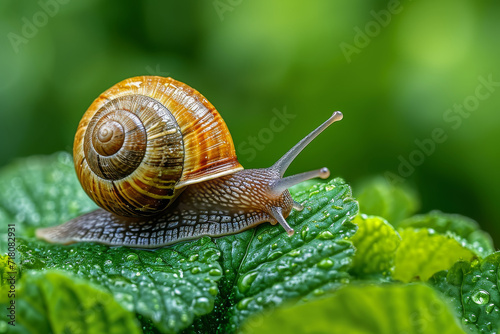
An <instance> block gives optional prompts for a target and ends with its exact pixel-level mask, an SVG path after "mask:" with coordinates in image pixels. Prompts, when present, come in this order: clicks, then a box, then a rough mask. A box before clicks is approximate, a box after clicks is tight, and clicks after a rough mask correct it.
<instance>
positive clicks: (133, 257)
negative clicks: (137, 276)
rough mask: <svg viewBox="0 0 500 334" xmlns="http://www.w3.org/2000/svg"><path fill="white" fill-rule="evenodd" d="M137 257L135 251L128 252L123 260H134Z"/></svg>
mask: <svg viewBox="0 0 500 334" xmlns="http://www.w3.org/2000/svg"><path fill="white" fill-rule="evenodd" d="M138 258H139V255H137V254H136V253H129V254H127V255H126V256H125V261H131V262H132V261H135V260H137V259H138Z"/></svg>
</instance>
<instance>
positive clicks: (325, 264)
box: [318, 258, 333, 269]
mask: <svg viewBox="0 0 500 334" xmlns="http://www.w3.org/2000/svg"><path fill="white" fill-rule="evenodd" d="M318 267H320V268H321V269H328V268H331V267H333V261H332V260H330V259H328V258H326V259H323V260H321V261H319V263H318Z"/></svg>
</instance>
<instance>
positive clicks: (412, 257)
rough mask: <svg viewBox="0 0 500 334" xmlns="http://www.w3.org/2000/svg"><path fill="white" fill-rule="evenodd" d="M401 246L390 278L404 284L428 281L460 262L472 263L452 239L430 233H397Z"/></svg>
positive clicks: (421, 231)
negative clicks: (439, 272) (434, 275)
mask: <svg viewBox="0 0 500 334" xmlns="http://www.w3.org/2000/svg"><path fill="white" fill-rule="evenodd" d="M399 235H400V236H401V239H402V241H401V244H400V245H399V248H398V250H397V251H396V261H395V266H394V270H393V276H392V277H393V278H394V279H396V280H401V281H403V282H410V281H413V280H415V279H417V280H424V281H425V280H427V279H428V278H429V277H431V276H432V275H433V274H434V273H436V272H438V271H440V270H445V269H448V268H450V267H451V266H452V265H453V264H454V263H455V262H457V261H459V260H471V259H472V258H474V257H475V254H474V253H473V252H472V251H470V250H469V249H467V248H465V247H463V246H462V245H461V244H460V243H459V242H458V241H457V240H455V238H453V237H452V236H449V235H441V234H438V233H436V232H435V231H434V230H432V229H426V228H422V229H413V228H405V229H400V230H399Z"/></svg>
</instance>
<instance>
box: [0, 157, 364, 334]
mask: <svg viewBox="0 0 500 334" xmlns="http://www.w3.org/2000/svg"><path fill="white" fill-rule="evenodd" d="M26 170H27V172H26ZM30 175H31V176H30ZM12 177H13V178H14V179H15V180H17V181H15V182H14V183H15V184H14V185H16V186H17V185H18V184H20V183H21V184H23V185H24V186H23V187H21V188H20V189H22V191H19V192H18V193H17V194H16V193H15V194H14V198H15V199H16V201H17V202H19V203H24V204H22V205H21V204H16V205H11V206H8V205H7V204H6V203H7V200H6V199H4V202H3V206H1V205H0V208H2V209H4V208H7V207H8V208H9V209H8V210H7V209H4V211H5V212H8V214H5V215H3V216H2V215H0V221H10V220H11V219H13V217H14V218H15V219H16V220H15V221H16V229H17V230H16V232H17V241H18V244H19V247H18V253H19V258H20V269H21V270H22V271H26V270H48V269H58V270H63V271H66V272H70V273H72V274H74V275H75V276H76V277H78V278H81V279H86V280H88V281H89V282H90V283H93V284H97V285H99V286H101V287H102V288H104V289H105V290H107V291H109V292H110V293H111V294H112V295H113V296H114V298H115V299H116V301H117V302H119V303H120V304H121V305H122V306H123V307H125V308H126V309H127V310H129V311H133V312H136V313H137V314H138V316H139V318H140V319H141V321H142V323H143V324H145V325H146V326H147V328H149V329H151V326H154V327H155V328H156V329H158V330H160V331H162V332H178V331H179V330H182V329H184V328H186V327H188V326H190V324H192V323H193V321H196V323H195V326H193V327H191V329H190V330H193V329H194V330H197V331H200V332H209V331H211V330H212V329H214V331H215V330H219V329H220V331H222V332H227V331H234V330H235V329H236V328H237V326H238V325H239V324H240V323H241V322H242V321H243V320H244V319H245V318H247V317H248V316H249V315H251V314H254V313H255V312H259V311H261V310H263V309H266V308H270V307H275V306H278V305H281V304H283V303H286V302H288V301H290V300H297V299H302V300H306V299H311V298H314V297H316V296H318V295H322V294H324V293H325V292H327V291H330V290H332V289H335V288H337V287H339V286H340V285H342V284H345V283H347V282H348V281H349V279H350V275H349V273H348V271H349V269H350V268H351V264H352V257H353V254H354V247H353V246H352V243H351V242H350V241H349V239H350V238H351V237H352V236H353V234H354V233H355V231H356V228H357V227H356V225H354V224H352V223H351V220H352V219H353V217H354V216H355V215H356V214H357V213H358V204H357V202H356V201H355V200H354V199H353V198H352V194H351V190H350V187H349V186H348V185H347V184H346V183H345V182H344V181H343V180H341V179H335V180H332V181H330V182H329V183H323V184H317V185H315V186H312V188H310V189H307V190H304V189H301V188H300V187H298V188H295V190H292V193H293V196H294V198H295V199H296V200H297V201H300V202H302V203H303V204H304V206H305V209H304V210H303V211H302V212H296V211H294V212H293V213H292V214H291V215H290V217H288V219H287V220H288V222H289V223H290V225H291V226H292V227H294V228H295V230H296V233H295V235H294V236H292V237H289V236H288V235H287V234H286V233H285V232H284V230H283V229H282V228H281V227H280V226H271V225H270V224H263V225H261V226H259V227H258V228H256V229H251V230H249V231H246V232H243V233H239V234H236V235H231V236H226V237H221V238H217V239H214V241H211V239H210V238H207V237H205V238H202V239H200V240H197V241H193V242H187V243H183V244H177V245H174V246H173V247H169V248H162V249H157V250H138V249H128V248H125V247H117V248H116V247H115V248H111V247H108V246H103V245H96V244H76V245H70V246H60V245H51V244H47V243H45V242H43V241H35V240H33V239H32V236H33V234H34V229H35V228H36V227H38V226H48V225H57V224H60V223H63V222H64V221H65V220H67V219H70V218H72V217H74V216H76V215H78V214H80V213H81V212H82V211H87V210H91V209H93V208H94V207H95V206H94V205H93V204H90V205H88V206H87V205H84V204H82V203H90V200H88V199H87V198H86V195H85V194H84V193H83V191H81V190H80V186H79V185H78V181H77V179H76V176H75V175H74V172H73V168H72V166H71V159H70V156H69V155H68V154H66V153H60V154H57V155H53V156H51V157H36V158H28V159H25V160H23V161H20V162H18V163H16V164H15V165H14V166H10V167H7V168H5V169H4V170H3V171H2V172H0V183H1V182H3V186H4V187H5V189H6V190H5V191H6V192H9V191H13V188H14V187H13V185H12V184H10V181H9V182H7V181H6V180H8V179H9V178H12ZM25 177H29V179H28V180H27V179H25ZM28 185H29V186H28ZM9 187H10V188H9ZM0 197H1V195H0ZM75 198H76V200H75ZM23 210H24V212H25V213H23V214H18V213H17V212H23ZM26 212H27V213H29V214H26ZM45 216H48V218H45ZM16 217H17V218H16ZM35 218H36V219H35ZM222 275H224V278H223V279H222V280H221V277H222ZM200 317H201V318H200Z"/></svg>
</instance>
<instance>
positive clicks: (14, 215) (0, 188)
mask: <svg viewBox="0 0 500 334" xmlns="http://www.w3.org/2000/svg"><path fill="white" fill-rule="evenodd" d="M95 208H96V205H95V204H94V203H93V202H92V200H90V199H89V198H88V196H87V195H86V194H85V192H84V191H83V190H82V188H81V186H80V183H79V182H78V179H77V177H76V174H75V170H74V167H73V158H72V157H71V155H70V154H69V153H66V152H60V153H56V154H53V155H50V156H35V157H30V158H25V159H20V160H18V161H16V162H14V163H12V164H10V165H8V166H6V167H4V168H2V170H1V171H0V222H2V223H1V224H0V225H1V226H7V224H14V225H15V229H16V236H17V237H22V236H29V237H32V236H34V234H35V229H36V228H37V227H40V226H53V225H58V224H61V223H63V222H65V221H67V220H70V219H71V218H74V217H76V216H78V215H80V214H82V213H84V212H88V211H91V210H92V209H95ZM4 224H5V225H4ZM6 233H7V228H2V229H1V230H0V240H1V242H0V253H4V252H6V251H7V244H6V243H5V242H4V241H5V240H7V235H6Z"/></svg>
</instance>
